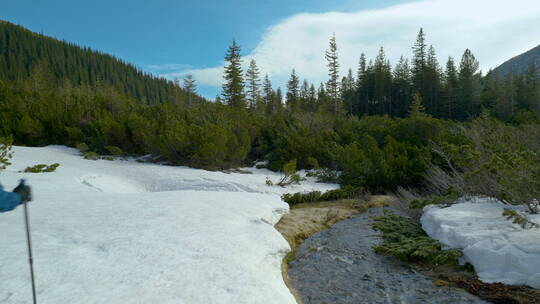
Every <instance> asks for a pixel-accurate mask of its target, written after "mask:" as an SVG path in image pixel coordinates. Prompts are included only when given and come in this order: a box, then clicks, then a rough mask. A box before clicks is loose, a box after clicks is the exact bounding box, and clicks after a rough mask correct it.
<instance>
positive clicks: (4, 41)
mask: <svg viewBox="0 0 540 304" xmlns="http://www.w3.org/2000/svg"><path fill="white" fill-rule="evenodd" d="M29 78H32V79H34V78H37V79H38V80H39V79H41V80H42V81H44V82H47V83H51V84H53V85H54V86H60V85H65V84H66V82H67V83H69V85H70V86H90V87H99V86H109V87H112V88H113V89H114V90H116V91H118V92H120V93H122V94H126V95H128V96H131V97H134V98H135V99H137V100H139V101H140V102H142V103H144V104H155V103H162V102H166V101H175V102H179V101H182V100H187V99H188V96H187V93H186V92H185V91H184V90H182V89H181V88H179V87H178V86H177V85H175V84H174V83H173V82H172V81H168V80H166V79H163V78H159V77H156V76H153V75H151V74H148V73H145V72H143V71H141V70H140V69H138V68H137V67H135V66H134V65H132V64H129V63H126V62H124V61H122V60H120V59H118V58H115V57H113V56H111V55H108V54H104V53H101V52H99V51H95V50H92V49H90V48H82V47H79V46H77V45H75V44H72V43H68V42H66V41H60V40H57V39H54V38H51V37H48V36H45V35H42V34H38V33H34V32H32V31H29V30H27V29H25V28H24V27H21V26H18V25H14V24H12V23H9V22H6V21H2V20H0V80H8V81H20V80H26V79H29ZM191 99H201V98H200V97H198V96H197V97H193V96H192V98H191Z"/></svg>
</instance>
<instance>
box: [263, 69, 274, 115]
mask: <svg viewBox="0 0 540 304" xmlns="http://www.w3.org/2000/svg"><path fill="white" fill-rule="evenodd" d="M262 91H263V97H262V100H263V103H264V105H265V106H266V109H267V113H268V114H270V113H274V106H273V102H274V90H273V89H272V82H270V77H268V74H266V75H264V80H263V88H262Z"/></svg>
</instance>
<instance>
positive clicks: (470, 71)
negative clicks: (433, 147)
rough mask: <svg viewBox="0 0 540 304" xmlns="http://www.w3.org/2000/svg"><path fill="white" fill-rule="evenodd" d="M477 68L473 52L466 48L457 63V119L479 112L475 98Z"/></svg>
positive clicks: (477, 87) (477, 85)
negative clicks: (459, 61) (458, 63)
mask: <svg viewBox="0 0 540 304" xmlns="http://www.w3.org/2000/svg"><path fill="white" fill-rule="evenodd" d="M478 68H479V63H478V61H477V60H476V58H475V57H474V55H473V53H472V52H471V50H469V49H466V50H465V52H464V53H463V56H462V57H461V63H460V65H459V76H458V79H459V95H458V96H459V103H458V112H457V113H458V115H457V118H458V119H462V120H463V119H467V118H470V117H473V116H476V115H477V114H478V113H479V105H478V99H477V97H478V93H479V79H478V76H479V75H478V74H477V72H478Z"/></svg>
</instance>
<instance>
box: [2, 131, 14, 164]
mask: <svg viewBox="0 0 540 304" xmlns="http://www.w3.org/2000/svg"><path fill="white" fill-rule="evenodd" d="M12 144H13V137H11V136H8V137H0V170H3V169H5V168H7V167H8V166H9V165H11V163H10V162H9V160H10V159H11V157H12V156H13V152H12V151H11V145H12Z"/></svg>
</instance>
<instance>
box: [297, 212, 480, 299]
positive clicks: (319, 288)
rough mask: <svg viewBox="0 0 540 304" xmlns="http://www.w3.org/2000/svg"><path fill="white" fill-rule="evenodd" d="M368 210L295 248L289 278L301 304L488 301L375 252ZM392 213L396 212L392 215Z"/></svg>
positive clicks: (376, 234)
mask: <svg viewBox="0 0 540 304" xmlns="http://www.w3.org/2000/svg"><path fill="white" fill-rule="evenodd" d="M382 211H383V209H382V208H371V209H369V210H368V211H367V212H365V213H362V214H359V215H357V216H355V217H353V218H351V219H347V220H344V221H341V222H339V223H337V224H335V225H334V226H332V227H331V228H329V229H327V230H324V231H321V232H318V233H315V234H313V235H312V236H311V237H309V238H307V239H306V240H305V242H304V243H303V244H302V245H301V246H300V247H299V248H298V251H297V253H296V259H295V260H294V261H293V262H291V263H290V264H289V276H290V279H291V281H292V285H293V287H294V288H295V289H296V291H297V292H298V294H299V295H300V297H301V298H302V301H303V302H304V304H315V303H317V304H341V303H347V304H349V303H350V304H360V303H370V304H371V303H392V304H393V303H404V304H408V303H411V304H412V303H415V304H417V303H433V304H437V303H448V304H450V303H452V304H454V303H487V302H485V301H483V300H481V299H480V298H478V297H476V296H474V295H471V294H469V293H467V292H465V291H463V290H461V289H457V288H452V287H446V286H445V287H437V286H435V285H434V284H433V282H432V278H431V277H429V276H428V275H426V274H423V273H421V272H418V271H416V270H415V269H413V268H412V267H411V266H409V265H408V264H406V263H403V262H400V261H398V260H396V259H395V258H393V257H386V256H382V255H378V254H375V252H374V251H373V249H372V246H373V245H375V244H377V243H379V242H381V238H380V237H379V236H378V232H376V231H374V230H373V229H371V225H370V223H371V219H370V218H371V217H372V216H376V215H381V214H382ZM396 213H397V212H396Z"/></svg>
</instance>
